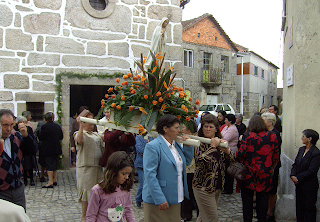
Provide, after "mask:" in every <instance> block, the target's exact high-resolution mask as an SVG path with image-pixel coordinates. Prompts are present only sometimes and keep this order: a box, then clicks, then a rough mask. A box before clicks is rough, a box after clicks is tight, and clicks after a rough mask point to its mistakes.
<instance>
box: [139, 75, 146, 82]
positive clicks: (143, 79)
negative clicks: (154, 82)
mask: <svg viewBox="0 0 320 222" xmlns="http://www.w3.org/2000/svg"><path fill="white" fill-rule="evenodd" d="M138 78H139V77H138ZM146 79H147V77H146V76H145V75H143V76H142V78H141V82H144V81H146Z"/></svg>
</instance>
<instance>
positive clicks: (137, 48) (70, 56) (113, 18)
mask: <svg viewBox="0 0 320 222" xmlns="http://www.w3.org/2000/svg"><path fill="white" fill-rule="evenodd" d="M106 2H108V4H106ZM0 15H1V17H0V85H1V87H0V101H1V103H0V108H8V109H11V110H13V111H14V113H15V114H16V115H21V112H22V111H24V110H26V109H27V110H30V111H31V112H32V113H33V117H34V119H35V120H38V119H41V116H42V114H43V113H45V112H47V111H54V112H55V113H56V114H57V116H59V117H62V116H63V118H62V119H61V121H62V122H61V124H62V126H63V128H64V133H65V139H64V141H63V144H64V147H63V153H64V155H65V157H64V165H65V166H66V167H67V166H68V162H69V147H68V144H69V117H70V116H72V115H73V114H74V113H75V111H76V110H77V109H78V107H79V106H80V105H88V106H89V107H90V109H92V111H94V113H96V111H97V109H98V108H99V106H100V105H99V104H100V100H101V98H102V97H103V96H104V93H105V90H106V89H107V88H108V86H112V85H114V83H115V82H114V75H113V74H114V73H117V72H121V73H126V72H128V70H129V68H133V69H134V59H139V58H140V55H141V53H143V54H144V55H145V56H146V55H147V53H148V52H149V44H150V40H151V36H152V33H153V30H154V27H155V26H156V25H157V24H158V23H159V21H160V20H161V19H162V18H163V17H165V16H166V17H168V18H169V19H170V24H169V25H168V26H167V30H166V32H167V36H168V38H167V48H166V49H167V51H166V60H167V61H168V62H173V65H174V66H175V67H176V71H177V73H179V72H181V60H182V59H181V58H182V48H181V44H182V40H181V39H182V37H181V36H182V25H181V18H182V9H181V8H180V1H179V0H109V1H105V0H97V1H91V0H50V1H47V0H14V1H12V0H2V1H1V2H0ZM107 74H110V77H112V78H108V75H107ZM100 75H101V76H100ZM58 76H59V78H57V77H58ZM100 77H101V78H100ZM102 77H103V78H102ZM57 80H59V83H58V82H57Z"/></svg>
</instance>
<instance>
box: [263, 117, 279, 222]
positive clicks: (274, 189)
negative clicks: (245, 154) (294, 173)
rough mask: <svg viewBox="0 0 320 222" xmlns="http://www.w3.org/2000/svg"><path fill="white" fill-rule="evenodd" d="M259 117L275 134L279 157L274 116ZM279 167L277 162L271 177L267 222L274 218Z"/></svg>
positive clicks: (277, 133) (277, 134)
mask: <svg viewBox="0 0 320 222" xmlns="http://www.w3.org/2000/svg"><path fill="white" fill-rule="evenodd" d="M261 117H262V119H263V121H264V122H265V124H266V126H267V129H268V131H272V132H274V133H275V134H276V136H277V142H278V149H279V155H281V144H282V139H281V136H280V133H279V132H278V130H276V128H274V125H275V123H276V115H275V114H273V113H269V112H265V113H262V114H261ZM280 167H281V162H280V160H279V162H278V164H277V166H276V167H275V169H274V171H273V176H272V184H271V186H272V188H271V190H270V191H269V199H268V205H269V207H268V215H267V220H268V221H275V218H274V210H275V206H276V202H277V191H278V182H279V169H280Z"/></svg>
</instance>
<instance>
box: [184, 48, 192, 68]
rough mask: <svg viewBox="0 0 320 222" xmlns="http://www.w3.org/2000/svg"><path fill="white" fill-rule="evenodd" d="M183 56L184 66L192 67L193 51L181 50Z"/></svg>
mask: <svg viewBox="0 0 320 222" xmlns="http://www.w3.org/2000/svg"><path fill="white" fill-rule="evenodd" d="M183 56H184V60H183V61H184V66H186V67H190V68H192V67H193V51H192V50H187V49H185V50H183Z"/></svg>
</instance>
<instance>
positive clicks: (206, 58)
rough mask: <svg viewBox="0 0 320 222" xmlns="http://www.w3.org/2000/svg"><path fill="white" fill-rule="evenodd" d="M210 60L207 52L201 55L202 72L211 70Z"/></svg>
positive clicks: (210, 56) (210, 55) (209, 54)
mask: <svg viewBox="0 0 320 222" xmlns="http://www.w3.org/2000/svg"><path fill="white" fill-rule="evenodd" d="M211 58H212V54H211V53H207V52H204V53H203V69H204V70H209V69H211V64H212V61H211Z"/></svg>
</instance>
